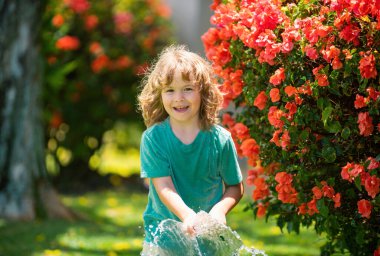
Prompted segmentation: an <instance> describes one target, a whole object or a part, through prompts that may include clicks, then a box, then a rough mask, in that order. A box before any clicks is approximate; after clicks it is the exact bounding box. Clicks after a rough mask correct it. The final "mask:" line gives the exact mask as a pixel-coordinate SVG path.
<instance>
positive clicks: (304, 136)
mask: <svg viewBox="0 0 380 256" xmlns="http://www.w3.org/2000/svg"><path fill="white" fill-rule="evenodd" d="M308 137H309V132H308V131H307V130H303V131H302V132H301V134H300V137H299V138H300V139H301V140H306V139H307V138H308Z"/></svg>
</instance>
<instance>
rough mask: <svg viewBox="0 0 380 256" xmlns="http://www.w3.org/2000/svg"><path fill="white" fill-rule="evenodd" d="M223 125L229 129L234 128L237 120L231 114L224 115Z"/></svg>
mask: <svg viewBox="0 0 380 256" xmlns="http://www.w3.org/2000/svg"><path fill="white" fill-rule="evenodd" d="M222 124H223V125H224V126H227V127H228V128H229V127H232V126H234V124H235V120H234V119H233V118H232V116H231V115H230V114H228V113H224V114H223V117H222Z"/></svg>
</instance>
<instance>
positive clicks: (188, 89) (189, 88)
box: [185, 87, 194, 92]
mask: <svg viewBox="0 0 380 256" xmlns="http://www.w3.org/2000/svg"><path fill="white" fill-rule="evenodd" d="M193 90H194V89H193V87H186V88H185V92H191V91H193Z"/></svg>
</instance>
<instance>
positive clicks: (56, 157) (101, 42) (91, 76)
mask: <svg viewBox="0 0 380 256" xmlns="http://www.w3.org/2000/svg"><path fill="white" fill-rule="evenodd" d="M169 17H170V10H169V9H168V7H167V6H165V5H164V4H163V3H162V2H161V1H160V0H140V1H132V0H108V1H88V0H64V1H58V0H49V2H48V5H47V8H46V11H45V13H44V18H43V30H42V44H43V54H44V56H45V58H44V60H45V62H46V79H45V83H44V90H43V100H44V101H43V103H44V122H45V131H46V134H45V135H46V140H47V153H48V154H47V163H48V170H49V172H50V173H52V174H54V175H55V177H56V178H55V179H54V180H55V181H56V183H55V184H56V185H57V186H59V187H60V188H62V189H64V190H67V189H70V190H76V189H82V187H83V186H86V187H88V186H89V187H93V186H94V185H98V184H99V183H100V184H103V182H104V179H102V178H101V177H100V176H99V175H98V172H96V171H91V170H90V168H89V161H90V160H91V159H92V164H91V166H92V167H93V168H94V169H95V170H97V169H99V166H100V165H101V164H102V163H101V157H99V149H100V148H101V146H102V142H103V135H104V133H105V132H106V131H107V130H111V129H113V128H114V127H115V123H116V122H120V121H122V122H131V121H132V122H136V120H138V118H139V115H138V114H137V112H136V110H135V108H134V106H135V105H136V104H135V98H136V94H137V88H138V83H139V80H140V79H141V76H139V74H141V72H142V71H143V70H144V69H146V67H147V63H148V61H150V60H152V59H153V58H154V57H155V56H156V54H157V53H158V52H159V51H160V49H161V48H162V47H163V46H165V45H166V44H168V43H169V42H170V41H171V38H172V36H171V29H170V23H169ZM141 124H142V122H141ZM125 165H128V163H125ZM84 181H86V182H84Z"/></svg>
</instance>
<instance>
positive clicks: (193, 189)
mask: <svg viewBox="0 0 380 256" xmlns="http://www.w3.org/2000/svg"><path fill="white" fill-rule="evenodd" d="M140 158H141V177H143V178H156V177H165V176H171V178H172V180H173V184H174V187H175V188H176V190H177V192H178V194H179V195H180V196H181V198H182V199H183V201H184V202H185V203H186V204H187V205H188V206H189V207H190V208H192V209H193V210H194V211H195V212H199V211H200V210H203V211H205V212H209V211H210V210H211V208H212V207H213V206H214V205H215V204H216V203H217V202H219V201H220V199H221V198H222V195H223V182H224V183H225V184H227V185H235V184H238V183H240V182H241V181H242V175H241V171H240V168H239V164H238V161H237V154H236V149H235V145H234V143H233V140H232V138H231V135H230V133H229V132H228V131H227V130H226V129H224V128H223V127H221V126H219V125H214V126H213V127H212V128H211V129H210V130H208V131H203V130H201V131H200V132H199V133H198V135H197V137H196V138H195V140H194V141H193V142H192V143H191V144H184V143H182V142H181V141H180V140H179V139H178V138H177V137H176V136H175V134H174V132H173V131H172V129H171V127H170V123H169V119H166V120H165V121H163V122H161V123H158V124H155V125H154V126H152V127H150V128H148V129H147V130H146V131H145V132H144V133H143V135H142V139H141V147H140ZM143 219H144V229H145V241H147V242H152V241H153V236H154V234H155V233H156V230H157V226H158V224H159V223H160V222H161V221H162V220H164V219H175V220H179V219H178V218H177V217H176V216H175V215H174V214H173V213H172V212H171V211H170V210H169V209H168V208H167V207H166V206H165V205H164V204H163V203H162V202H161V200H160V198H159V197H158V194H157V192H156V190H155V188H154V186H153V183H152V181H151V180H150V183H149V195H148V205H147V207H146V210H145V212H144V215H143Z"/></svg>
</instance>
